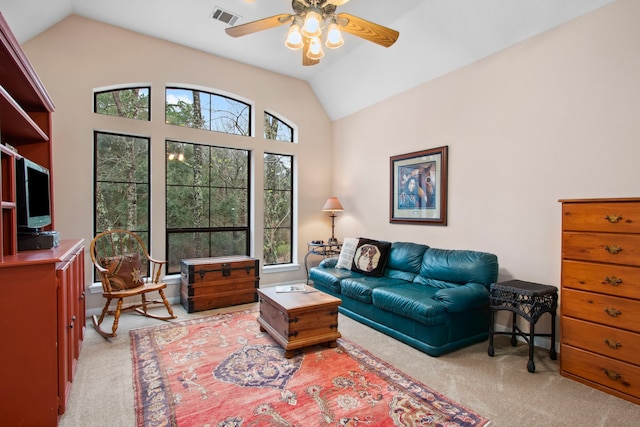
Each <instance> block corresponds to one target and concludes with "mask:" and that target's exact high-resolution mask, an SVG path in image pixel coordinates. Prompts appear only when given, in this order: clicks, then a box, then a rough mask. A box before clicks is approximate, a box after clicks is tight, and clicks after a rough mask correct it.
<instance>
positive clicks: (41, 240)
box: [18, 231, 60, 251]
mask: <svg viewBox="0 0 640 427" xmlns="http://www.w3.org/2000/svg"><path fill="white" fill-rule="evenodd" d="M59 244H60V234H59V233H58V232H57V231H40V232H33V233H18V250H19V251H33V250H36V249H51V248H55V247H56V246H58V245H59Z"/></svg>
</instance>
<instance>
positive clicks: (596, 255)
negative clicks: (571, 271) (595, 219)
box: [562, 232, 640, 266]
mask: <svg viewBox="0 0 640 427" xmlns="http://www.w3.org/2000/svg"><path fill="white" fill-rule="evenodd" d="M562 258H563V259H573V260H582V261H595V262H604V263H611V264H625V265H635V266H640V235H633V234H631V235H625V234H607V233H574V232H563V233H562Z"/></svg>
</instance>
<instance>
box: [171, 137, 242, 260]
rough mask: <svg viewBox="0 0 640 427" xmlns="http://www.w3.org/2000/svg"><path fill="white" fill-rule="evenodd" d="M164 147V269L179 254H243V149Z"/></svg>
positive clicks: (175, 144) (179, 144)
mask: <svg viewBox="0 0 640 427" xmlns="http://www.w3.org/2000/svg"><path fill="white" fill-rule="evenodd" d="M166 151H167V156H166V158H167V161H166V167H167V177H166V185H167V191H166V211H167V215H166V218H167V226H166V232H167V239H166V241H167V260H168V261H169V265H168V268H167V271H168V273H178V272H180V260H181V259H185V258H201V257H213V256H226V255H248V254H249V250H250V242H249V238H250V233H249V200H250V197H249V196H250V194H249V182H250V176H249V171H250V168H249V164H250V154H249V151H247V150H236V149H231V148H222V147H213V146H207V145H200V144H192V143H186V142H178V141H167V144H166Z"/></svg>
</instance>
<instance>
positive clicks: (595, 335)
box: [562, 317, 640, 365]
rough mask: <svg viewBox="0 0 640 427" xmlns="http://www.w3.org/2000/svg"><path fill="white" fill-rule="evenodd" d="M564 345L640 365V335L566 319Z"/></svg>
mask: <svg viewBox="0 0 640 427" xmlns="http://www.w3.org/2000/svg"><path fill="white" fill-rule="evenodd" d="M562 343H563V344H567V345H570V346H573V347H579V348H582V349H584V350H588V351H591V352H594V353H598V354H601V355H603V356H607V357H612V358H614V359H618V360H622V361H624V362H629V363H632V364H635V365H640V334H637V333H634V332H629V331H624V330H622V329H616V328H612V327H610V326H602V325H598V324H596V323H590V322H585V321H583V320H577V319H572V318H570V317H565V318H563V319H562Z"/></svg>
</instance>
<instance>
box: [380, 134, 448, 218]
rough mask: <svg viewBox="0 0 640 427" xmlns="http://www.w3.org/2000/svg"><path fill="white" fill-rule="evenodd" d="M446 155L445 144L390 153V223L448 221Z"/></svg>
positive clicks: (446, 148) (446, 147)
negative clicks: (418, 149)
mask: <svg viewBox="0 0 640 427" xmlns="http://www.w3.org/2000/svg"><path fill="white" fill-rule="evenodd" d="M448 159H449V147H448V146H443V147H437V148H431V149H428V150H422V151H415V152H413V153H407V154H399V155H397V156H392V157H390V160H389V164H390V169H391V170H390V180H389V181H390V192H389V222H390V223H394V224H417V225H443V226H444V225H447V173H448Z"/></svg>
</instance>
